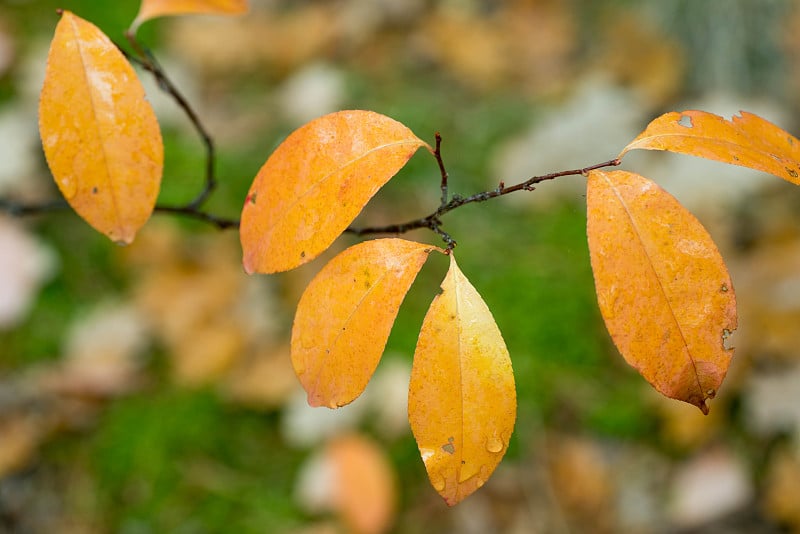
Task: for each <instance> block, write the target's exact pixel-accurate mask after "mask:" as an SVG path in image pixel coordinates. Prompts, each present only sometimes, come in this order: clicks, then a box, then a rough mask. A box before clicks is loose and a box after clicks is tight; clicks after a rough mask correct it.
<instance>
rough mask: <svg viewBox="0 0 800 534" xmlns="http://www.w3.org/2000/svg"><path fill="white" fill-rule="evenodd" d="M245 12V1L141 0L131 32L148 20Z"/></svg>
mask: <svg viewBox="0 0 800 534" xmlns="http://www.w3.org/2000/svg"><path fill="white" fill-rule="evenodd" d="M246 12H247V0H142V3H141V5H140V7H139V14H138V15H136V18H135V19H134V21H133V24H131V31H132V32H134V33H135V32H136V30H137V29H138V28H139V26H140V25H141V24H142V23H143V22H145V21H147V20H150V19H154V18H157V17H165V16H170V15H190V14H211V15H239V14H241V13H246Z"/></svg>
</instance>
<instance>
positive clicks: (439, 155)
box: [433, 132, 448, 207]
mask: <svg viewBox="0 0 800 534" xmlns="http://www.w3.org/2000/svg"><path fill="white" fill-rule="evenodd" d="M435 137H436V149H435V150H434V151H433V157H435V158H436V163H437V164H438V165H439V174H441V176H442V185H441V189H442V203H441V204H440V206H441V207H443V206H445V205H447V196H448V195H447V176H448V175H447V170H446V169H445V168H444V161H442V135H441V134H440V133H439V132H436V135H435Z"/></svg>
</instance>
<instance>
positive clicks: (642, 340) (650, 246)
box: [586, 171, 736, 413]
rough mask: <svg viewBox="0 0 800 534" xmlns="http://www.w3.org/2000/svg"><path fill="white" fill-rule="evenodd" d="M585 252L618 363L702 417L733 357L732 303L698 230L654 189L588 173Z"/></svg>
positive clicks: (627, 178) (726, 279) (621, 176)
mask: <svg viewBox="0 0 800 534" xmlns="http://www.w3.org/2000/svg"><path fill="white" fill-rule="evenodd" d="M586 202H587V210H588V213H587V217H588V224H587V233H588V238H589V253H590V257H591V263H592V271H593V273H594V280H595V288H596V291H597V301H598V303H599V305H600V312H601V313H602V315H603V319H604V320H605V323H606V327H607V328H608V332H609V333H610V334H611V338H612V339H613V340H614V343H615V344H616V346H617V348H618V349H619V351H620V353H621V354H622V356H623V357H624V358H625V360H626V361H627V362H628V363H629V364H630V365H631V366H633V367H635V368H636V369H637V370H638V371H639V372H640V373H641V374H642V376H643V377H644V378H645V379H647V381H648V382H650V383H651V384H652V385H653V386H654V387H655V388H656V389H657V390H658V391H660V392H661V393H663V394H664V395H666V396H668V397H671V398H674V399H679V400H682V401H685V402H688V403H691V404H694V405H695V406H697V407H698V408H700V409H701V410H702V411H703V413H708V405H707V404H706V400H708V399H711V398H713V397H714V396H715V395H716V392H717V390H718V389H719V387H720V385H721V384H722V381H723V379H724V378H725V374H726V373H727V370H728V366H729V365H730V361H731V357H732V356H733V350H732V349H728V348H726V346H725V340H726V338H727V337H728V336H729V335H730V334H731V333H732V332H733V331H734V330H735V329H736V297H735V295H734V291H733V286H732V284H731V279H730V276H729V275H728V271H727V269H726V267H725V264H724V263H723V261H722V257H721V256H720V254H719V251H718V250H717V247H716V246H715V245H714V242H713V241H712V240H711V237H710V236H709V235H708V233H707V232H706V230H705V229H704V228H703V226H702V225H701V224H700V222H699V221H698V220H697V219H695V217H694V216H693V215H692V214H691V213H689V212H688V211H686V210H685V209H684V208H683V206H681V205H680V204H679V203H678V201H677V200H675V198H674V197H672V196H671V195H670V194H669V193H667V192H666V191H664V190H663V189H661V188H660V187H659V186H658V185H656V184H655V183H654V182H652V181H650V180H648V179H646V178H643V177H642V176H639V175H637V174H633V173H630V172H625V171H614V172H602V171H592V172H590V173H589V184H588V191H587V195H586Z"/></svg>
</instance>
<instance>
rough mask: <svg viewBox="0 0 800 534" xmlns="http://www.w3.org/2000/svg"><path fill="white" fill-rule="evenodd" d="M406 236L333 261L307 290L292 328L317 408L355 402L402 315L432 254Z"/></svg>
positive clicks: (300, 370)
mask: <svg viewBox="0 0 800 534" xmlns="http://www.w3.org/2000/svg"><path fill="white" fill-rule="evenodd" d="M433 250H440V249H438V248H437V247H434V246H431V245H425V244H422V243H414V242H412V241H406V240H403V239H375V240H372V241H365V242H364V243H360V244H358V245H355V246H353V247H350V248H348V249H347V250H345V251H344V252H342V253H341V254H339V255H338V256H336V257H335V258H334V259H332V260H331V261H330V262H329V263H328V264H327V265H325V267H323V268H322V270H321V271H320V272H319V273H318V274H317V276H316V277H315V278H314V279H313V280H312V281H311V283H310V284H309V285H308V287H307V288H306V290H305V292H304V293H303V296H302V297H301V298H300V303H299V304H298V306H297V314H296V315H295V319H294V327H293V328H292V363H293V364H294V368H295V372H296V373H297V376H298V378H299V379H300V382H301V383H302V384H303V387H304V388H305V390H306V392H307V393H308V403H309V404H310V405H311V406H328V407H330V408H336V407H339V406H342V405H345V404H347V403H349V402H352V401H353V400H354V399H355V398H356V397H358V396H359V395H360V394H361V392H362V391H364V388H365V387H366V385H367V382H368V381H369V379H370V377H371V376H372V373H373V372H374V371H375V368H376V367H377V365H378V361H379V360H380V358H381V355H382V354H383V349H384V347H385V346H386V340H387V339H388V338H389V332H390V330H391V328H392V325H393V324H394V320H395V318H396V317H397V311H398V309H399V308H400V304H401V303H402V301H403V298H404V297H405V295H406V293H407V292H408V290H409V288H410V287H411V284H412V283H413V282H414V279H415V278H416V276H417V273H418V272H419V270H420V269H421V268H422V265H423V264H424V263H425V260H427V259H428V254H430V252H431V251H433Z"/></svg>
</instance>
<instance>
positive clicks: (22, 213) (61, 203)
mask: <svg viewBox="0 0 800 534" xmlns="http://www.w3.org/2000/svg"><path fill="white" fill-rule="evenodd" d="M67 209H69V204H67V202H66V201H65V200H49V201H45V202H39V203H32V204H28V203H24V202H16V201H14V200H10V199H7V198H0V212H5V213H8V214H9V215H11V216H12V217H31V216H34V215H41V214H44V213H52V212H55V211H62V210H67ZM153 212H154V213H169V214H173V215H182V216H184V217H189V218H191V219H196V220H198V221H202V222H206V223H208V224H210V225H212V226H216V227H217V228H219V229H220V230H226V229H229V228H238V227H239V220H238V219H228V218H225V217H218V216H217V215H213V214H211V213H206V212H204V211H201V210H200V209H199V208H195V207H193V206H164V205H160V204H158V205H156V207H155V208H153Z"/></svg>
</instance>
